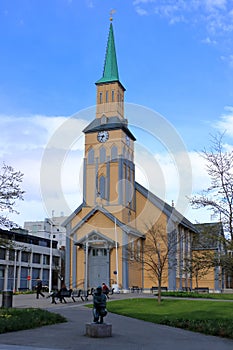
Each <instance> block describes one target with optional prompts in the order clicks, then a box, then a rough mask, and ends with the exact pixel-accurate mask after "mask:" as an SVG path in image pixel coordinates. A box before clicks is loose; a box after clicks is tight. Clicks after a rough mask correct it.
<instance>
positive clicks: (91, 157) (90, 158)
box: [87, 148, 95, 164]
mask: <svg viewBox="0 0 233 350" xmlns="http://www.w3.org/2000/svg"><path fill="white" fill-rule="evenodd" d="M94 156H95V153H94V150H93V148H90V149H89V151H88V154H87V162H88V164H94Z"/></svg>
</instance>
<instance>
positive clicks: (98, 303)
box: [93, 286, 107, 323]
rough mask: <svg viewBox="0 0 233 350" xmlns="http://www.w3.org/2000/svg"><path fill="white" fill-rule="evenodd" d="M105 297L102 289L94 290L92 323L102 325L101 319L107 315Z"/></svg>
mask: <svg viewBox="0 0 233 350" xmlns="http://www.w3.org/2000/svg"><path fill="white" fill-rule="evenodd" d="M106 303H107V297H106V295H105V294H104V293H103V291H102V287H101V286H99V287H97V288H96V291H95V292H94V295H93V316H94V323H103V318H104V317H105V316H106V315H107V310H106Z"/></svg>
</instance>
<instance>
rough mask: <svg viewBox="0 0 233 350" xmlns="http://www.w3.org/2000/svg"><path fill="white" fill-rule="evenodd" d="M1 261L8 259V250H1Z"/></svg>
mask: <svg viewBox="0 0 233 350" xmlns="http://www.w3.org/2000/svg"><path fill="white" fill-rule="evenodd" d="M0 259H1V260H5V259H6V249H3V248H0Z"/></svg>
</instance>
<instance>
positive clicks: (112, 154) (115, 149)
mask: <svg viewBox="0 0 233 350" xmlns="http://www.w3.org/2000/svg"><path fill="white" fill-rule="evenodd" d="M111 159H112V160H116V159H117V147H116V146H112V149H111Z"/></svg>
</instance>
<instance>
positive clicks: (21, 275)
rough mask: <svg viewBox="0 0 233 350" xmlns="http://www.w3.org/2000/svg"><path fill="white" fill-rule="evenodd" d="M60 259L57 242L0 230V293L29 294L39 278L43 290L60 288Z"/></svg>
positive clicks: (17, 231)
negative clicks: (11, 291)
mask: <svg viewBox="0 0 233 350" xmlns="http://www.w3.org/2000/svg"><path fill="white" fill-rule="evenodd" d="M61 256H62V251H61V250H60V249H58V242H57V241H56V240H51V239H50V238H49V239H48V238H43V237H38V236H36V235H31V234H29V233H28V231H27V230H25V229H14V230H10V231H9V230H7V229H0V290H14V291H19V290H27V289H28V290H32V289H33V288H34V287H35V285H36V278H37V277H38V276H39V277H40V278H41V280H42V282H43V285H44V286H49V285H51V287H52V288H53V289H54V288H55V289H56V288H60V284H61V260H62V259H61ZM50 278H51V280H50Z"/></svg>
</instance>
